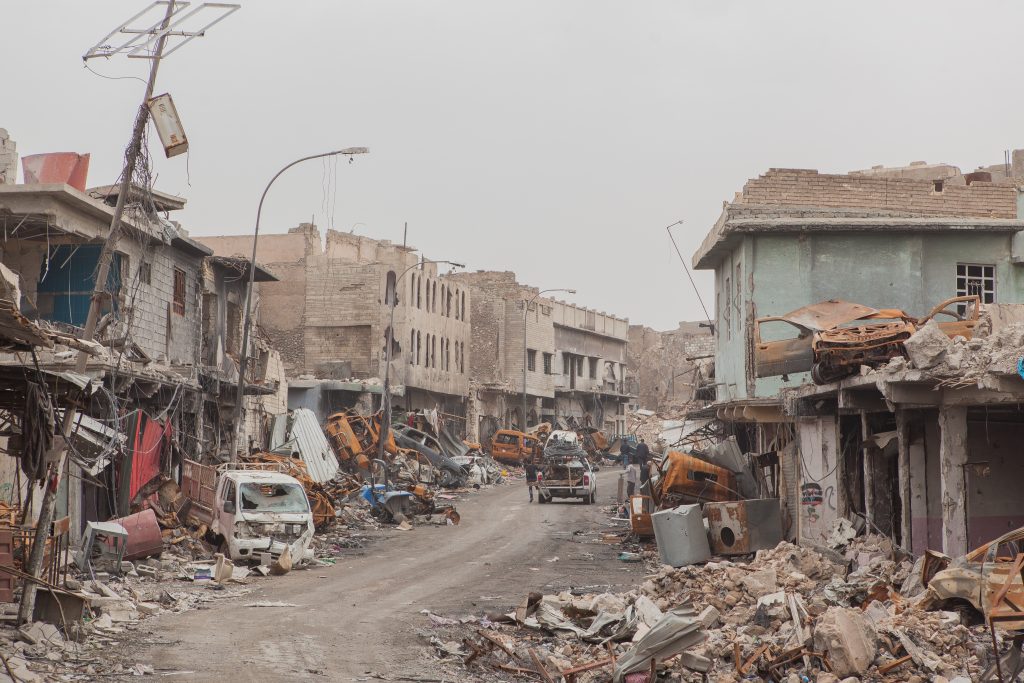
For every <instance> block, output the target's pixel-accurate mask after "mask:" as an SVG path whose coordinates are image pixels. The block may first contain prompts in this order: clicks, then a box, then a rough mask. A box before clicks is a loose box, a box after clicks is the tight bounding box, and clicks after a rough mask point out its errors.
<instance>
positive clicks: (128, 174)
mask: <svg viewBox="0 0 1024 683" xmlns="http://www.w3.org/2000/svg"><path fill="white" fill-rule="evenodd" d="M177 2H178V0H164V2H163V3H161V2H155V3H153V5H151V6H150V8H152V7H157V6H159V5H161V4H166V5H167V9H166V11H165V12H164V16H163V19H162V20H161V21H160V22H159V24H157V25H154V26H152V27H150V28H149V29H148V30H147V31H135V30H130V29H128V28H127V24H122V25H121V27H119V28H118V29H116V30H115V31H114V32H113V33H111V34H110V36H107V38H110V37H111V36H113V35H114V34H116V33H119V32H123V33H133V34H135V35H134V37H133V38H131V40H130V41H129V43H127V44H126V45H125V46H128V45H132V44H136V45H137V46H136V47H135V48H133V52H134V51H137V50H140V49H142V48H144V47H145V46H146V45H147V44H148V43H149V42H152V40H153V39H155V41H156V48H155V50H154V51H153V53H152V55H146V57H147V58H149V59H150V60H151V63H150V67H149V79H148V80H147V81H146V93H145V96H144V97H143V98H142V104H141V105H140V107H139V111H138V113H137V114H136V116H135V125H134V126H133V128H132V136H131V140H130V141H129V142H128V149H127V151H126V153H125V162H124V169H123V170H122V171H121V185H120V187H119V189H118V194H117V203H116V205H115V206H114V215H113V216H112V217H111V220H110V230H109V232H108V233H107V238H106V240H105V241H104V243H103V249H102V250H101V251H100V258H99V265H98V267H97V271H96V281H95V283H94V285H93V291H92V299H91V301H90V303H89V314H88V316H87V317H86V320H85V330H84V331H83V333H82V338H83V339H84V340H85V341H92V340H93V338H94V337H95V336H96V324H97V322H98V321H99V317H100V307H101V306H102V303H103V299H104V298H105V297H106V296H107V291H106V289H107V278H109V277H110V262H111V261H112V260H113V256H114V247H115V246H116V245H117V238H118V236H119V233H120V228H121V218H122V216H123V215H124V205H125V202H126V201H127V199H128V194H129V192H131V187H132V185H131V182H132V175H133V173H134V171H135V165H136V164H137V163H138V161H139V155H140V154H141V153H142V134H143V132H145V129H146V123H147V122H148V120H149V108H148V106H147V104H148V103H149V100H150V98H152V97H153V87H154V85H155V84H156V74H157V70H158V69H159V68H160V60H161V59H162V57H163V52H164V46H165V44H166V42H167V37H168V35H172V33H171V32H170V28H171V26H172V24H171V19H172V18H173V17H174V15H175V14H176V13H177V11H178V10H177V9H176V4H177ZM147 9H149V8H147ZM202 9H203V7H202V6H201V7H199V8H197V9H196V10H193V11H192V12H190V13H188V14H187V15H185V17H183V18H182V19H179V20H177V21H175V22H174V23H175V24H179V23H181V21H183V20H184V19H187V18H188V17H189V16H192V15H193V14H195V13H196V12H198V11H200V10H202ZM234 9H238V6H237V5H236V6H234ZM234 9H231V10H229V12H228V14H230V12H232V11H234ZM146 11H147V10H143V12H140V13H139V14H136V15H135V16H134V17H132V18H131V19H130V20H129V22H131V21H134V20H135V19H137V18H138V17H140V16H142V14H144V13H145V12H146ZM224 16H227V15H226V14H225V15H223V16H222V17H221V19H223V18H224ZM217 21H220V19H218V20H217ZM213 23H216V21H215V22H213ZM210 25H212V24H210ZM208 27H209V26H206V27H204V28H203V29H202V30H200V31H198V32H195V33H185V32H182V31H178V32H175V33H173V35H179V36H188V37H187V38H186V42H187V41H188V40H191V39H192V38H195V37H196V36H198V35H202V34H203V31H205V29H206V28H208ZM145 35H151V36H152V38H150V40H149V41H144V42H142V43H141V44H138V42H139V40H140V38H141V37H142V36H145ZM105 41H106V39H104V40H103V41H101V43H103V42H105ZM125 46H122V48H123V47H125ZM98 47H99V46H97V47H94V48H93V49H92V50H90V51H89V52H88V53H87V54H86V56H85V57H84V58H83V59H88V58H89V57H92V56H100V55H101V54H103V53H102V52H97V50H98ZM178 47H180V45H177V46H175V49H177V48H178ZM120 49H121V48H119V49H118V50H114V51H113V52H110V53H107V54H106V56H109V54H112V53H114V52H117V51H119V50H120ZM130 56H134V54H131V55H130ZM88 363H89V354H88V353H87V352H86V351H84V350H80V351H79V352H78V357H77V359H76V361H75V372H78V373H80V374H81V373H84V372H85V371H86V368H87V367H88ZM76 416H77V411H76V410H75V409H74V408H73V407H66V408H65V409H64V421H63V423H62V425H61V434H62V436H63V441H64V443H63V445H62V446H60V449H61V450H60V455H59V456H58V457H57V461H56V464H55V465H54V464H53V463H51V465H50V467H49V468H48V469H47V481H46V490H45V492H44V493H43V500H42V502H41V503H40V507H39V519H38V521H37V522H36V529H35V535H34V537H33V541H32V553H31V554H30V556H29V559H28V565H27V566H26V568H25V569H26V571H27V573H28V574H30V575H32V576H35V577H38V576H39V572H40V571H41V570H42V566H43V559H44V555H45V551H46V539H47V537H48V536H49V532H50V525H51V524H52V523H53V512H54V509H55V507H56V505H57V489H58V488H59V487H60V477H61V472H62V471H63V469H64V468H65V466H66V463H67V442H68V440H69V439H70V438H71V429H72V427H73V426H74V424H75V417H76ZM35 599H36V584H35V583H33V582H31V581H25V585H24V588H23V589H22V595H21V604H20V606H19V608H18V623H19V624H23V623H25V622H26V621H29V620H30V619H31V618H32V613H33V610H34V608H35Z"/></svg>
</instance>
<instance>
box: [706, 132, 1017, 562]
mask: <svg viewBox="0 0 1024 683" xmlns="http://www.w3.org/2000/svg"><path fill="white" fill-rule="evenodd" d="M1013 159H1014V161H1013V164H1012V165H1010V164H1006V165H1005V167H1003V173H1002V174H999V173H993V172H992V171H991V170H981V171H978V172H974V173H967V174H963V173H960V172H959V170H958V169H956V168H955V167H952V166H949V165H927V164H912V165H911V166H908V167H903V168H897V169H885V168H880V167H879V168H874V169H870V170H868V171H861V172H854V173H850V174H845V175H840V174H822V173H818V172H817V171H813V170H801V169H771V170H769V171H768V172H767V173H765V174H764V175H762V176H760V177H758V178H755V179H752V180H750V181H748V182H747V184H746V185H745V186H744V188H743V190H742V192H740V193H738V194H737V195H736V197H735V198H734V199H733V201H731V202H728V203H726V204H725V206H724V208H723V211H722V214H721V217H720V218H719V220H718V221H717V223H716V224H715V225H714V227H713V228H712V229H711V231H710V232H709V234H708V235H707V237H706V238H705V240H704V242H703V244H702V245H701V246H700V248H699V249H698V251H697V252H696V254H695V255H694V257H693V265H694V267H695V268H697V269H703V270H714V272H715V299H716V300H715V314H716V319H715V342H716V349H715V371H716V384H717V387H716V388H717V399H716V402H715V403H714V404H712V405H711V406H710V407H708V408H707V409H705V410H703V411H698V413H697V414H699V415H703V416H704V417H706V418H708V419H712V420H716V421H717V422H718V423H720V425H721V428H722V432H723V435H728V434H732V435H735V436H736V437H737V439H738V440H739V442H740V445H741V446H742V448H743V450H744V451H746V452H748V453H754V454H770V455H771V456H772V457H773V458H775V462H776V463H777V467H778V471H777V472H776V475H777V477H778V478H779V479H780V480H781V484H780V485H779V488H778V493H779V495H780V497H782V498H783V501H784V505H785V507H786V508H787V509H788V511H789V513H790V516H791V518H792V519H793V522H794V524H793V529H792V531H791V533H792V535H793V536H796V537H798V538H799V539H800V540H801V541H802V542H810V543H821V542H823V541H824V540H825V537H826V536H827V534H828V531H829V529H830V528H831V526H832V524H833V523H834V522H835V520H836V519H837V518H839V517H848V518H858V517H859V518H861V519H863V520H864V522H865V523H866V524H868V525H870V526H871V527H872V528H874V529H875V530H877V531H880V532H881V533H884V534H886V535H888V536H890V537H891V538H893V539H894V540H895V541H896V542H897V543H899V544H900V545H902V546H903V547H905V548H907V549H912V550H913V551H914V552H915V553H921V552H923V551H924V550H925V549H928V548H936V549H941V550H942V551H943V552H945V553H947V554H949V555H952V556H959V555H962V554H963V553H964V552H966V551H967V550H968V549H969V548H971V547H974V546H977V545H979V544H980V543H981V542H983V541H987V540H989V539H991V538H994V537H996V536H999V535H1001V534H1002V533H1003V532H1005V531H1006V530H1008V529H1009V528H1014V527H1018V526H1020V525H1021V524H1024V511H1022V510H1021V509H1020V506H1019V504H1018V502H1017V496H1016V494H1015V492H1014V488H1013V482H1015V481H1019V475H1020V464H1019V461H1018V459H1017V458H1015V457H1014V456H1013V455H1012V454H1011V452H1010V450H1011V448H1012V447H1011V444H1012V443H1014V441H1015V439H1017V438H1020V435H1021V434H1022V430H1024V411H1022V407H1021V404H1022V401H1024V393H1022V392H1024V380H1022V379H1021V377H1020V376H1019V375H1018V374H1017V373H1016V365H1015V362H1016V361H1015V360H1014V362H1013V363H1012V364H1011V363H1010V362H1009V358H1010V356H1012V357H1013V358H1014V359H1016V358H1017V357H1018V355H1020V354H1021V348H1020V345H1019V343H1018V341H1020V340H1018V339H1016V337H1015V336H1014V335H1015V334H1016V333H1015V332H1014V330H1017V329H1019V328H1014V327H1013V326H1012V325H1009V326H1008V327H1007V330H1008V331H1004V332H1002V333H1001V332H1000V325H1001V324H1005V323H1006V320H1007V318H1010V319H1013V317H1014V314H1013V313H1012V312H1010V310H1009V309H1010V308H1012V306H1011V307H1008V308H1007V307H1002V306H1000V304H1003V303H1007V302H1020V301H1024V298H1022V295H1024V291H1022V289H1021V284H1020V282H1021V279H1020V276H1019V273H1018V268H1020V265H1019V264H1021V263H1022V262H1024V253H1022V249H1024V242H1022V241H1021V240H1022V237H1021V231H1022V230H1024V221H1022V220H1021V218H1020V216H1019V214H1018V203H1019V190H1018V185H1017V183H1018V181H1019V178H1017V176H1016V173H1017V170H1016V169H1018V167H1019V166H1020V163H1018V162H1024V158H1022V157H1021V154H1020V153H1018V152H1015V153H1014V155H1013ZM958 296H959V297H976V298H977V300H978V301H980V303H981V304H982V305H983V306H982V308H983V310H985V311H986V313H985V315H987V316H988V317H989V318H990V319H991V320H990V322H989V323H988V324H987V326H980V327H979V328H978V329H977V330H975V331H974V332H973V333H965V334H966V335H967V336H972V334H973V336H975V337H977V338H976V339H974V340H972V341H964V338H963V337H960V341H961V342H963V343H960V342H956V341H954V340H950V339H949V338H948V337H947V336H946V335H943V334H939V337H940V338H941V339H940V341H941V343H939V342H936V343H938V345H939V346H938V351H936V352H935V355H940V356H943V357H944V354H945V353H946V351H947V349H946V347H945V345H946V343H947V342H948V343H949V344H950V345H952V346H950V348H949V355H950V356H951V357H953V358H960V357H964V355H965V354H966V355H967V356H968V357H972V358H981V357H983V358H985V359H987V360H986V362H989V363H993V365H992V367H990V368H988V369H987V370H986V371H985V372H976V373H974V374H973V375H972V374H969V373H967V372H966V371H962V370H960V369H959V362H960V361H959V360H957V361H956V362H955V363H954V364H953V365H954V366H956V368H957V369H953V370H950V368H949V366H948V365H947V366H945V367H946V370H947V372H946V374H942V373H937V372H935V371H934V369H930V368H929V367H928V364H929V363H930V361H928V360H924V361H921V363H924V366H922V365H921V364H920V363H919V364H916V365H915V363H914V362H913V361H909V362H905V364H903V365H900V362H903V361H905V359H904V358H903V357H902V356H906V355H908V354H907V351H906V350H900V352H899V354H898V355H900V356H901V358H899V359H898V360H896V361H893V367H887V369H886V370H885V371H884V372H882V371H880V370H878V371H869V370H868V369H867V368H859V367H854V366H851V367H850V368H849V372H850V373H852V376H847V377H840V378H838V379H835V380H834V381H830V379H829V378H828V377H820V376H819V377H817V378H816V379H817V380H823V381H821V382H820V383H818V384H813V383H812V382H811V378H810V375H809V374H808V373H807V372H806V371H805V370H806V369H807V368H806V367H804V366H803V365H801V364H800V363H801V362H802V361H803V360H806V354H809V353H811V346H812V345H811V343H810V340H811V335H812V334H817V333H816V332H815V324H810V326H808V325H809V323H808V322H807V320H808V318H801V313H805V312H807V311H808V310H809V309H807V308H805V307H808V306H811V305H815V304H819V302H825V303H822V304H820V306H822V307H824V308H825V309H826V313H824V314H823V315H828V314H829V313H828V311H831V312H834V311H835V308H836V307H842V306H844V305H847V304H846V303H844V302H852V303H855V304H859V305H861V306H862V307H863V308H864V309H866V310H868V311H871V310H874V311H875V312H876V313H878V311H879V310H880V309H899V310H898V311H897V313H900V314H902V315H904V316H907V318H906V319H911V318H912V319H915V320H917V319H921V318H923V317H924V316H925V315H926V314H928V313H929V312H930V311H931V310H932V308H933V307H934V306H935V305H936V304H939V303H940V302H942V301H944V300H947V299H950V298H952V297H958ZM829 307H831V308H829ZM966 308H967V304H966V303H964V302H961V303H957V304H954V305H953V306H952V308H950V309H949V310H948V311H947V314H948V315H951V316H952V318H953V319H956V318H958V317H962V316H964V315H965V314H966V310H965V309H966ZM812 313H814V312H813V311H812ZM818 313H821V310H819V311H817V312H816V313H814V314H815V315H817V314H818ZM880 315H881V317H882V318H887V317H893V316H894V315H895V314H893V313H889V312H888V311H883V312H882V313H881V314H880ZM854 317H856V316H854ZM876 317H877V316H876ZM947 319H949V318H947ZM849 324H850V325H853V324H854V323H849ZM823 327H824V326H822V328H823ZM932 327H933V326H932V325H928V326H926V329H931V328H932ZM851 329H852V328H851ZM858 329H861V330H862V332H861V333H848V334H847V335H846V336H847V337H848V338H850V337H851V335H852V336H853V337H856V335H857V334H862V336H863V340H862V343H863V346H864V347H865V348H867V347H869V346H870V342H871V340H872V339H875V338H877V337H873V336H871V335H872V334H875V332H876V331H877V330H875V331H863V330H865V329H867V328H858ZM933 331H934V330H933ZM918 333H919V334H920V333H921V332H920V331H919V332H918ZM986 335H989V336H990V338H989V339H987V340H986V339H983V337H984V336H986ZM816 338H817V337H815V339H816ZM900 343H901V344H902V342H900ZM907 345H908V346H910V342H907ZM993 347H995V348H996V349H997V350H999V351H1001V352H1002V354H1003V355H1002V356H1000V355H999V354H996V353H989V351H990V350H991V349H992V348H993ZM958 349H959V350H958ZM802 354H803V356H802ZM910 355H911V357H913V354H910ZM996 357H998V358H999V359H1000V362H998V363H996V362H994V361H993V360H992V359H993V358H996ZM854 365H856V364H854ZM1011 365H1012V367H1011ZM997 366H998V367H997ZM964 367H966V365H965V366H964Z"/></svg>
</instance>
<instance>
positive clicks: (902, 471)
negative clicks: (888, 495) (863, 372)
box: [896, 409, 914, 550]
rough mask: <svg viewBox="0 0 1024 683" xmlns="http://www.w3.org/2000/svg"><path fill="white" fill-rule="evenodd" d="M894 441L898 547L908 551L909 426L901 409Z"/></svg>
mask: <svg viewBox="0 0 1024 683" xmlns="http://www.w3.org/2000/svg"><path fill="white" fill-rule="evenodd" d="M896 439H897V444H898V446H899V454H898V456H897V461H896V468H897V472H898V474H899V487H900V545H902V546H903V547H904V548H906V549H908V550H909V549H911V548H913V547H914V546H913V540H912V537H911V536H912V529H911V524H910V520H911V517H910V510H911V498H912V496H911V492H910V425H909V424H908V423H907V413H906V411H905V410H902V409H897V410H896Z"/></svg>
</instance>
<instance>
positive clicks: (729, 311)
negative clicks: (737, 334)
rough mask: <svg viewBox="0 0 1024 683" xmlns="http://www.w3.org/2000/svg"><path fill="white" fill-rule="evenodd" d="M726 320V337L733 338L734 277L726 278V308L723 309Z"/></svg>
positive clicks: (723, 316)
mask: <svg viewBox="0 0 1024 683" xmlns="http://www.w3.org/2000/svg"><path fill="white" fill-rule="evenodd" d="M722 318H723V319H724V320H725V338H726V339H732V278H728V277H727V278H725V308H724V310H723V311H722Z"/></svg>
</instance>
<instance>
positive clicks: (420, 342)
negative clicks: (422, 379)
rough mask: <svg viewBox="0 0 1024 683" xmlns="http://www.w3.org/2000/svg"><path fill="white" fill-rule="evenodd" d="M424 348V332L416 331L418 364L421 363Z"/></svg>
mask: <svg viewBox="0 0 1024 683" xmlns="http://www.w3.org/2000/svg"><path fill="white" fill-rule="evenodd" d="M422 350H423V333H422V332H417V333H416V365H419V364H420V352H421V351H422Z"/></svg>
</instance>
